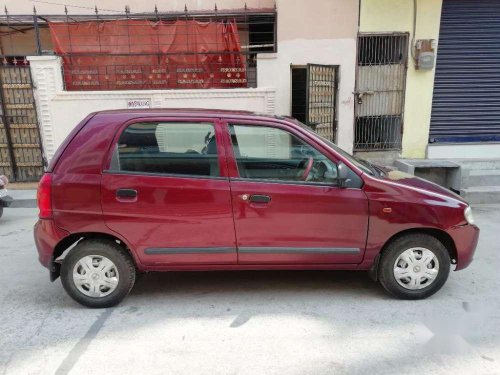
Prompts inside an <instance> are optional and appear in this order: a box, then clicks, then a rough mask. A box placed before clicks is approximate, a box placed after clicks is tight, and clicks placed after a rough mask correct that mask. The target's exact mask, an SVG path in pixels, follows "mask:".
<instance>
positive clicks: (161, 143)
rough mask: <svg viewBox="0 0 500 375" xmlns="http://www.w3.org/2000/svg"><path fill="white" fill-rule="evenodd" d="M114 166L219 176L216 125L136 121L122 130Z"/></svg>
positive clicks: (135, 170) (141, 170)
mask: <svg viewBox="0 0 500 375" xmlns="http://www.w3.org/2000/svg"><path fill="white" fill-rule="evenodd" d="M111 169H112V170H120V171H129V172H145V173H155V174H175V175H194V176H219V175H220V174H219V161H218V157H217V143H216V140H215V129H214V127H213V125H212V124H209V123H188V122H178V123H173V122H169V123H136V124H131V125H129V126H128V127H127V128H126V129H125V130H124V131H123V133H122V134H121V136H120V139H119V140H118V144H117V147H116V150H115V154H114V157H113V160H112V165H111Z"/></svg>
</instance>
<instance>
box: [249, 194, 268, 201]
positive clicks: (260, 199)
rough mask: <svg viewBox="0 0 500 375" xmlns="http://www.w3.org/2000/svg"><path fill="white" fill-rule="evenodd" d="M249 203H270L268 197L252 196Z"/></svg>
mask: <svg viewBox="0 0 500 375" xmlns="http://www.w3.org/2000/svg"><path fill="white" fill-rule="evenodd" d="M250 202H253V203H269V202H271V197H270V196H269V195H261V194H254V195H250Z"/></svg>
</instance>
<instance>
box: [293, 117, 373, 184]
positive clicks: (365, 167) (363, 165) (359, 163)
mask: <svg viewBox="0 0 500 375" xmlns="http://www.w3.org/2000/svg"><path fill="white" fill-rule="evenodd" d="M293 120H295V121H296V122H297V124H298V125H299V126H301V127H302V128H303V129H305V130H306V131H308V132H309V133H312V134H314V135H315V136H316V137H319V138H321V140H323V141H324V142H325V143H327V144H328V146H330V147H331V148H333V149H334V150H335V151H337V152H338V153H339V154H341V155H342V156H343V157H344V158H346V159H347V160H349V161H350V162H351V163H352V164H354V165H355V166H356V167H358V168H359V169H361V170H362V171H363V172H365V173H368V174H369V175H372V176H375V175H376V171H375V170H374V168H373V167H372V166H371V165H370V163H368V162H367V161H365V160H361V159H358V158H356V157H354V156H352V155H351V154H349V153H347V152H346V151H344V150H342V149H341V148H340V147H339V146H337V145H336V144H335V143H333V142H332V141H330V140H328V139H326V138H325V137H323V136H321V135H319V134H318V133H316V132H315V131H313V130H312V129H311V128H310V127H309V126H307V125H305V124H303V123H301V122H300V121H298V120H296V119H293Z"/></svg>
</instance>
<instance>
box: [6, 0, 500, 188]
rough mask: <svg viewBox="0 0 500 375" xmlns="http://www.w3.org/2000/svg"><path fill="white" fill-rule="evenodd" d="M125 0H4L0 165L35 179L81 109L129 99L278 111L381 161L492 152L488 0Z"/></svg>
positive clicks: (493, 21)
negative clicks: (161, 0) (163, 0)
mask: <svg viewBox="0 0 500 375" xmlns="http://www.w3.org/2000/svg"><path fill="white" fill-rule="evenodd" d="M33 4H34V5H35V6H36V12H34V10H33ZM127 4H128V5H127V6H125V5H124V3H123V2H121V1H116V0H105V1H100V2H99V7H98V8H95V7H93V6H89V5H88V3H87V2H86V1H83V0H71V1H69V0H68V1H67V2H66V6H63V5H59V4H55V3H50V2H37V1H34V2H31V1H14V0H7V4H6V9H7V11H6V12H5V14H3V15H0V55H1V56H2V64H0V67H1V68H0V69H1V71H0V73H1V74H0V77H1V78H2V82H1V83H2V90H0V91H1V92H2V96H1V97H0V102H1V103H2V105H1V106H0V110H1V121H2V124H0V156H1V160H0V173H3V174H7V175H9V176H10V177H11V178H13V179H16V180H20V181H23V180H30V179H31V180H36V179H37V177H38V176H39V175H40V173H41V172H42V171H43V166H42V164H43V163H42V162H43V161H42V155H44V157H45V159H50V158H51V157H52V156H53V154H54V152H55V150H56V149H57V147H58V146H59V145H60V144H61V142H62V141H63V140H64V138H65V137H66V136H67V135H68V134H69V132H70V131H71V129H72V128H73V127H74V126H75V125H76V124H77V123H78V122H79V121H80V120H81V119H83V118H84V117H85V116H86V115H87V114H88V113H90V112H93V111H96V110H104V109H120V108H132V107H144V108H147V107H151V108H160V107H167V108H172V107H193V108H214V107H217V108H221V109H244V110H252V111H258V112H263V113H268V114H279V115H291V116H294V117H296V118H298V119H299V120H300V121H302V122H304V123H306V124H308V125H310V126H312V127H315V128H316V130H317V131H318V132H319V133H320V134H321V135H323V136H325V137H327V138H329V139H331V140H333V141H335V142H336V143H337V144H338V145H339V146H340V147H342V148H343V149H345V150H346V151H348V152H354V153H359V154H362V156H364V157H366V158H372V159H383V161H384V162H387V163H391V162H392V160H394V159H398V158H410V159H411V158H426V157H429V158H453V157H471V158H474V157H480V156H481V155H485V154H488V153H489V155H490V156H491V155H497V154H498V155H497V157H500V152H499V151H498V146H497V144H496V143H495V142H497V141H498V140H499V138H498V133H500V130H499V129H500V120H498V117H499V116H497V109H496V108H498V106H497V105H498V104H500V99H498V98H500V94H498V93H500V83H499V80H498V77H499V76H500V72H499V69H500V68H498V67H499V66H500V64H499V63H500V59H499V57H498V56H500V54H498V53H497V52H496V50H497V49H495V46H494V41H495V36H494V33H495V32H496V31H499V30H500V21H499V20H500V7H499V6H498V5H497V3H496V2H495V1H494V0H477V1H475V0H474V1H473V0H360V1H358V0H315V1H311V2H307V1H303V0H277V1H273V0H248V1H244V0H221V1H217V2H216V4H215V3H214V2H213V1H205V0H196V1H195V0H188V1H171V2H168V5H163V4H162V5H161V6H158V7H155V6H154V5H153V4H149V3H147V2H144V1H127ZM496 15H497V16H498V17H497V16H496ZM481 25H486V26H488V27H483V28H482V27H481ZM478 30H482V31H481V32H479V31H478ZM455 31H456V32H455ZM457 35H458V36H457ZM460 41H465V44H464V45H466V46H467V51H463V48H462V45H461V43H460ZM440 47H443V48H440ZM463 52H467V53H463ZM436 56H437V58H436ZM457 61H462V62H463V63H464V64H461V63H460V62H458V63H456V62H457ZM462 66H463V67H464V68H463V69H462ZM476 66H478V67H479V69H475V67H476ZM464 69H465V70H466V73H465V74H464ZM435 82H436V84H435ZM467 92H470V93H471V94H470V95H465V94H464V93H467ZM459 93H460V94H459ZM481 93H482V94H481ZM476 125H477V126H476Z"/></svg>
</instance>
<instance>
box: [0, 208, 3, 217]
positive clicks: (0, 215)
mask: <svg viewBox="0 0 500 375" xmlns="http://www.w3.org/2000/svg"><path fill="white" fill-rule="evenodd" d="M2 215H3V207H0V218H1V217H2Z"/></svg>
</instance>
